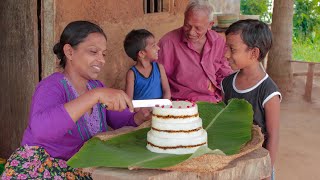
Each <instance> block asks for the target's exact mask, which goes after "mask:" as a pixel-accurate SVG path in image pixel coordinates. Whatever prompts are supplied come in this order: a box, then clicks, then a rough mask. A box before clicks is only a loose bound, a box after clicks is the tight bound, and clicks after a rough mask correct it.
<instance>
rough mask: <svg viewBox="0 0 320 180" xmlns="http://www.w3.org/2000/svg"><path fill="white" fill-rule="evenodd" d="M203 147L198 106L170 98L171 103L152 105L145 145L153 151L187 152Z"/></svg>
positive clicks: (204, 142)
mask: <svg viewBox="0 0 320 180" xmlns="http://www.w3.org/2000/svg"><path fill="white" fill-rule="evenodd" d="M201 146H207V132H206V131H205V130H204V129H203V128H202V120H201V118H200V117H199V113H198V106H197V104H195V103H192V102H188V101H173V102H172V105H171V106H158V107H154V108H153V111H152V125H151V130H150V131H149V132H148V134H147V148H148V149H149V150H150V151H152V152H156V153H169V154H190V153H193V152H195V151H196V150H197V149H198V148H199V147H201Z"/></svg>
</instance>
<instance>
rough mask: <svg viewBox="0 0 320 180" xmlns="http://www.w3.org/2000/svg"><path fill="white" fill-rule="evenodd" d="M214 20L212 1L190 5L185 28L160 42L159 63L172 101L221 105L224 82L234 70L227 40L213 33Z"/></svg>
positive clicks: (186, 11)
mask: <svg viewBox="0 0 320 180" xmlns="http://www.w3.org/2000/svg"><path fill="white" fill-rule="evenodd" d="M212 20H213V7H212V6H211V5H210V3H209V2H208V1H205V0H196V1H195V0H193V1H190V2H189V4H188V6H187V7H186V10H185V14H184V24H183V26H182V27H180V28H178V29H175V30H173V31H171V32H169V33H167V34H166V35H164V36H163V37H162V38H161V39H160V41H159V46H160V51H159V62H160V63H162V64H163V65H164V68H165V70H166V74H167V76H168V80H169V83H170V88H171V94H172V99H179V100H189V101H208V102H219V101H221V99H222V97H221V86H220V84H221V81H222V79H223V78H224V77H226V76H228V75H229V74H230V73H231V72H232V70H231V68H230V67H229V65H228V62H227V60H226V59H225V58H224V51H225V41H224V39H223V38H222V37H221V36H220V35H218V34H217V33H216V32H215V31H212V30H211V27H212V25H213V21H212Z"/></svg>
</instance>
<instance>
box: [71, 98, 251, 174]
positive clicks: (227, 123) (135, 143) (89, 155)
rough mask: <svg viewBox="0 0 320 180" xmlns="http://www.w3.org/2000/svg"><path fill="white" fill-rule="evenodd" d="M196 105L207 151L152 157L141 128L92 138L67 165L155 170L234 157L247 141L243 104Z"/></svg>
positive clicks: (248, 129)
mask: <svg viewBox="0 0 320 180" xmlns="http://www.w3.org/2000/svg"><path fill="white" fill-rule="evenodd" d="M197 104H198V109H199V114H200V117H201V118H202V121H203V127H204V128H205V129H206V131H207V133H208V148H206V147H203V148H199V149H198V150H197V151H196V152H195V153H193V154H185V155H173V154H158V153H153V152H150V151H149V150H148V149H147V148H146V144H147V132H148V131H149V130H150V128H144V129H140V130H136V131H133V132H130V133H127V134H123V135H119V136H116V137H113V138H111V139H109V140H107V141H102V140H100V139H99V138H92V139H90V140H89V141H88V142H87V143H85V145H84V146H83V147H82V148H81V149H80V150H79V152H78V153H76V154H75V155H74V156H73V157H72V158H70V159H69V161H68V162H67V164H68V165H69V166H71V167H74V168H85V167H97V166H104V167H118V168H129V169H135V168H149V169H158V168H164V167H169V166H174V165H176V164H178V163H181V162H183V161H185V160H187V159H189V158H193V157H197V156H200V155H203V154H206V153H216V154H223V153H225V154H226V155H232V154H236V153H238V152H239V151H240V148H241V147H242V146H243V145H244V144H245V143H247V142H248V141H249V140H250V139H251V128H252V119H253V111H252V107H251V105H250V104H249V103H248V102H247V101H245V100H239V99H231V100H230V101H229V102H228V105H225V104H224V103H219V104H212V103H208V102H198V103H197ZM220 150H221V151H220Z"/></svg>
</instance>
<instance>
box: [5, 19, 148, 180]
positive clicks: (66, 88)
mask: <svg viewBox="0 0 320 180" xmlns="http://www.w3.org/2000/svg"><path fill="white" fill-rule="evenodd" d="M106 43H107V38H106V35H105V34H104V32H103V30H102V29H101V28H100V27H99V26H97V25H95V24H93V23H90V22H87V21H75V22H72V23H70V24H68V25H67V27H66V28H65V29H64V31H63V32H62V35H61V37H60V42H59V43H57V44H56V45H55V46H54V48H53V50H54V53H55V54H56V55H57V57H58V59H60V66H61V67H62V68H63V72H62V73H54V74H52V75H51V76H49V77H47V78H46V79H44V80H42V81H41V82H40V83H39V85H38V86H37V88H36V90H35V93H34V95H33V98H32V104H31V109H30V117H29V124H28V127H27V129H26V130H25V132H24V136H23V140H22V144H21V145H22V146H21V147H20V148H18V149H17V150H16V151H15V152H14V153H13V154H12V155H11V156H10V158H9V159H8V162H7V164H6V167H5V168H6V169H5V172H4V173H3V175H2V179H90V175H89V174H85V173H83V172H81V171H80V170H79V169H74V168H71V167H69V166H67V164H66V160H68V159H69V158H70V157H71V156H73V155H74V154H75V153H76V152H77V151H78V150H79V149H80V148H81V146H82V145H83V144H84V142H86V141H87V140H89V139H90V138H91V137H92V136H94V135H95V134H97V133H100V132H105V131H107V130H108V126H110V127H112V128H114V129H117V128H120V127H123V126H137V125H139V124H141V123H142V122H144V121H146V120H149V119H150V114H149V113H150V112H146V111H138V112H137V113H131V112H132V110H133V109H132V103H131V101H130V99H129V97H128V96H127V95H126V94H125V93H124V92H123V91H121V90H116V89H110V88H105V87H104V85H103V84H102V83H101V82H100V81H98V80H95V79H96V78H97V76H98V73H99V72H100V70H101V68H102V66H103V65H104V63H105V59H104V56H105V53H106ZM127 107H129V108H127ZM129 109H130V110H129ZM130 111H131V112H130Z"/></svg>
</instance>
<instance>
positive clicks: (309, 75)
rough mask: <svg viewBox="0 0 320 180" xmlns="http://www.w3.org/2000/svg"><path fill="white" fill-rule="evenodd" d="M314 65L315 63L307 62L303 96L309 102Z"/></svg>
mask: <svg viewBox="0 0 320 180" xmlns="http://www.w3.org/2000/svg"><path fill="white" fill-rule="evenodd" d="M314 65H315V64H314V63H309V64H308V73H307V82H306V87H305V91H304V92H305V94H304V95H305V98H306V100H307V101H308V102H311V94H312V85H313V72H314Z"/></svg>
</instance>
